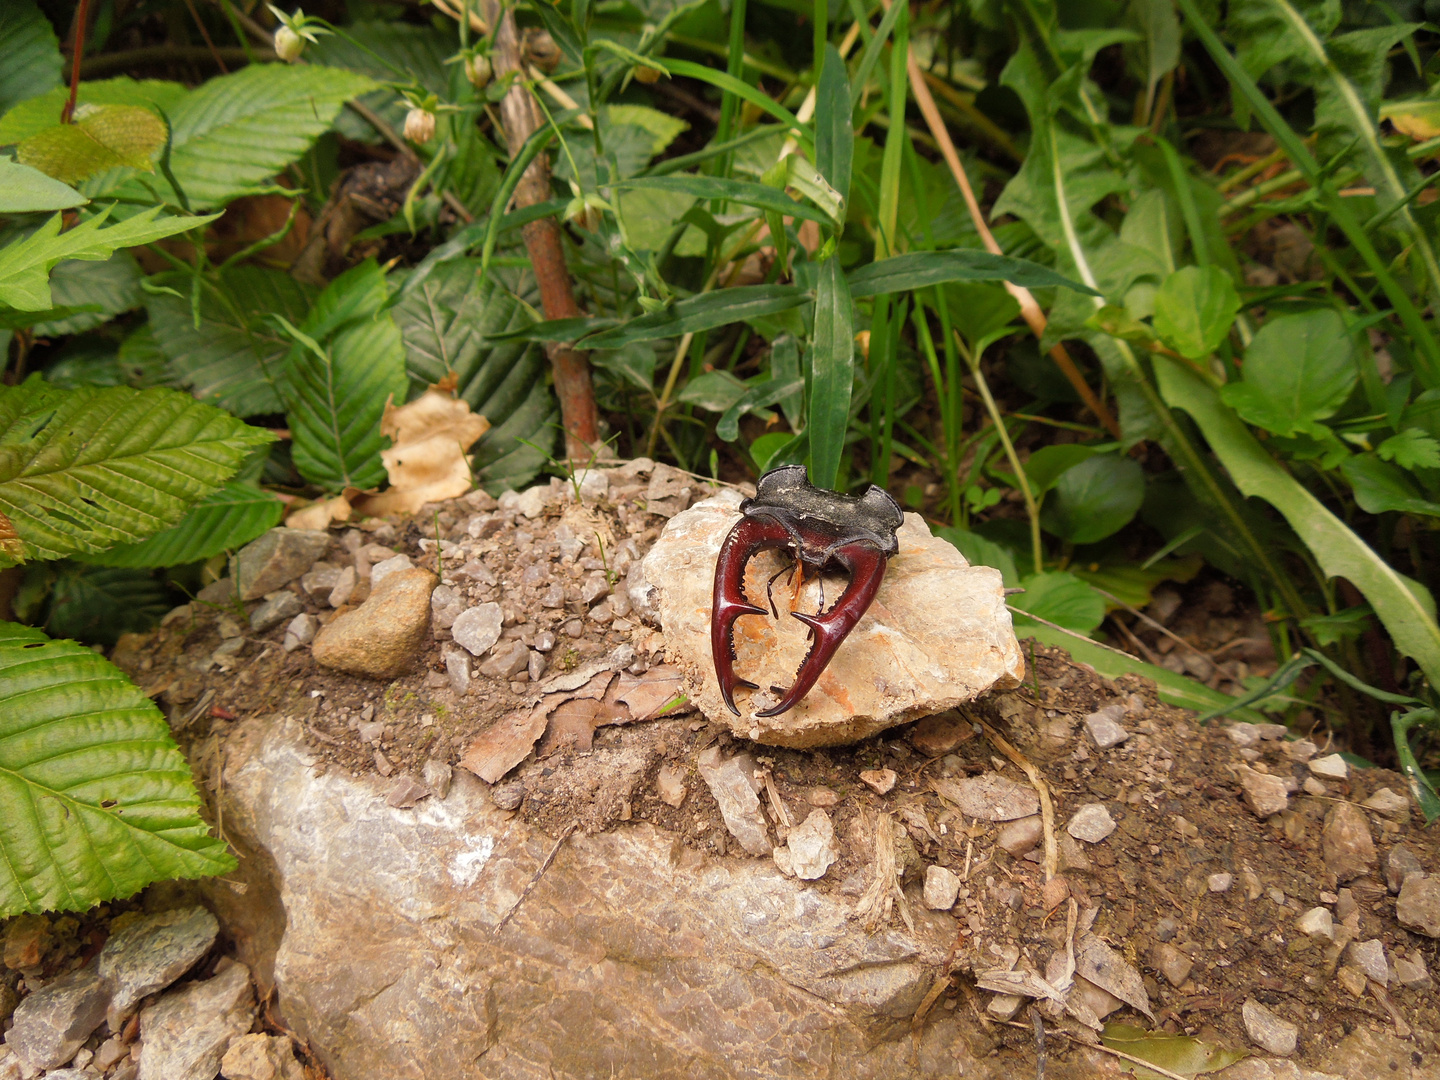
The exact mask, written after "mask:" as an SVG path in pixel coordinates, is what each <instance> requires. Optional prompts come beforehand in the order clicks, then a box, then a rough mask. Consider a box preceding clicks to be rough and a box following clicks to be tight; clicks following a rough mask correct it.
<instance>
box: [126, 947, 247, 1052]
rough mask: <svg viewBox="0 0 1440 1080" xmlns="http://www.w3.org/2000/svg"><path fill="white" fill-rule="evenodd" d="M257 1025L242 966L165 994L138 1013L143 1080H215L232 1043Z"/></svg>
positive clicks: (243, 966) (244, 969) (233, 965)
mask: <svg viewBox="0 0 1440 1080" xmlns="http://www.w3.org/2000/svg"><path fill="white" fill-rule="evenodd" d="M254 1019H255V994H254V992H253V991H252V990H251V989H250V969H249V968H247V967H246V966H245V965H244V964H233V963H232V964H231V965H230V966H229V967H227V968H226V969H225V970H224V971H221V972H220V973H219V974H218V975H216V976H215V977H214V978H212V979H206V980H205V981H204V982H195V983H191V984H190V985H189V986H185V987H182V988H181V989H179V990H175V991H173V992H171V993H169V994H166V995H165V996H163V997H162V998H161V999H160V1000H159V1001H157V1002H156V1003H155V1004H154V1005H150V1006H148V1007H147V1008H145V1009H143V1010H142V1011H141V1013H140V1077H139V1080H214V1078H215V1074H216V1073H218V1072H219V1071H220V1060H221V1059H222V1058H223V1057H224V1056H225V1051H226V1050H227V1049H228V1048H229V1046H230V1041H231V1040H232V1039H234V1038H236V1037H237V1036H240V1035H244V1034H245V1033H246V1032H247V1031H249V1030H250V1025H251V1024H252V1023H253V1022H254Z"/></svg>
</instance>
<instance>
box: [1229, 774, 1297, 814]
mask: <svg viewBox="0 0 1440 1080" xmlns="http://www.w3.org/2000/svg"><path fill="white" fill-rule="evenodd" d="M1239 773H1240V787H1241V790H1243V791H1244V792H1245V805H1246V806H1248V807H1250V809H1251V810H1252V811H1254V813H1255V816H1256V817H1258V818H1267V817H1269V816H1270V815H1271V814H1278V813H1280V811H1281V810H1284V809H1285V807H1286V806H1287V805H1289V792H1288V791H1287V790H1286V788H1285V781H1284V780H1282V779H1281V778H1280V777H1278V776H1273V775H1271V774H1270V773H1262V772H1256V771H1255V770H1254V769H1252V768H1250V766H1248V765H1241V766H1240V768H1239Z"/></svg>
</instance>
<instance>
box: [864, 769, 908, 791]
mask: <svg viewBox="0 0 1440 1080" xmlns="http://www.w3.org/2000/svg"><path fill="white" fill-rule="evenodd" d="M860 779H861V780H863V781H864V782H865V785H866V786H867V787H869V788H870V789H871V790H872V791H874V792H875V793H876V794H877V795H887V794H889V793H890V791H891V790H892V789H893V788H894V787H895V781H896V780H898V779H899V776H898V775H897V774H896V772H895V770H894V769H866V770H865V771H864V772H862V773H861V774H860Z"/></svg>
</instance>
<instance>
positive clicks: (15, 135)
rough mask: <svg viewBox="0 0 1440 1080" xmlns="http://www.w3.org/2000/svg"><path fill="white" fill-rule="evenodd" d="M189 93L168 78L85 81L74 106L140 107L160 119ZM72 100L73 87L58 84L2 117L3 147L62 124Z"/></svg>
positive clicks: (1, 133)
mask: <svg viewBox="0 0 1440 1080" xmlns="http://www.w3.org/2000/svg"><path fill="white" fill-rule="evenodd" d="M188 93H190V91H189V90H188V89H187V88H186V87H185V86H184V85H182V84H181V83H178V82H169V81H167V80H165V79H132V78H130V77H129V76H128V75H122V76H120V77H119V78H115V79H100V80H97V81H94V82H82V83H81V84H80V88H79V93H78V94H77V95H76V98H75V107H76V108H77V109H78V108H79V107H80V106H82V105H140V106H143V107H144V108H147V109H149V110H150V111H152V112H154V113H155V114H156V115H157V116H159V115H160V114H162V113H163V114H164V115H165V116H170V115H172V114H173V113H174V112H175V109H176V108H177V107H178V106H179V104H180V102H181V101H183V100H184V99H185V95H186V94H188ZM69 98H70V88H69V87H67V86H62V85H57V86H55V87H54V88H53V89H51V90H48V91H47V92H44V93H41V94H39V95H37V96H36V97H32V98H30V99H29V100H27V101H24V102H22V103H21V104H19V105H17V106H15V108H13V109H11V110H10V111H9V112H8V113H6V114H5V116H4V117H3V118H0V145H3V144H6V143H19V142H24V141H25V140H26V139H28V138H30V136H32V135H37V134H39V133H40V132H42V131H45V130H47V129H49V128H52V127H54V126H55V125H56V124H57V123H59V122H60V110H61V109H63V108H64V107H65V102H66V101H68V100H69Z"/></svg>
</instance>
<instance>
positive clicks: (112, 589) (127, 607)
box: [45, 561, 174, 648]
mask: <svg viewBox="0 0 1440 1080" xmlns="http://www.w3.org/2000/svg"><path fill="white" fill-rule="evenodd" d="M172 607H174V602H173V601H172V600H171V598H170V592H169V590H168V589H166V588H165V584H164V582H161V581H158V580H157V579H156V578H155V576H154V575H153V574H151V573H150V572H149V571H146V570H131V569H127V568H121V567H110V566H85V565H83V564H81V563H73V562H68V561H67V562H62V563H61V564H60V566H59V574H58V576H57V577H56V578H55V584H54V585H53V586H52V587H51V592H50V602H49V605H48V607H47V610H46V615H45V632H46V633H47V634H49V635H50V636H51V637H57V638H61V637H63V638H74V639H76V640H77V641H83V642H86V643H87V644H94V645H104V646H105V647H106V648H110V647H113V646H114V644H115V642H116V641H117V640H119V638H120V635H121V634H139V633H144V632H145V631H146V630H149V629H151V628H152V627H154V626H155V624H156V623H158V622H159V621H160V619H161V618H162V617H163V616H164V615H165V613H166V612H167V611H169V610H170V609H171V608H172Z"/></svg>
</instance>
